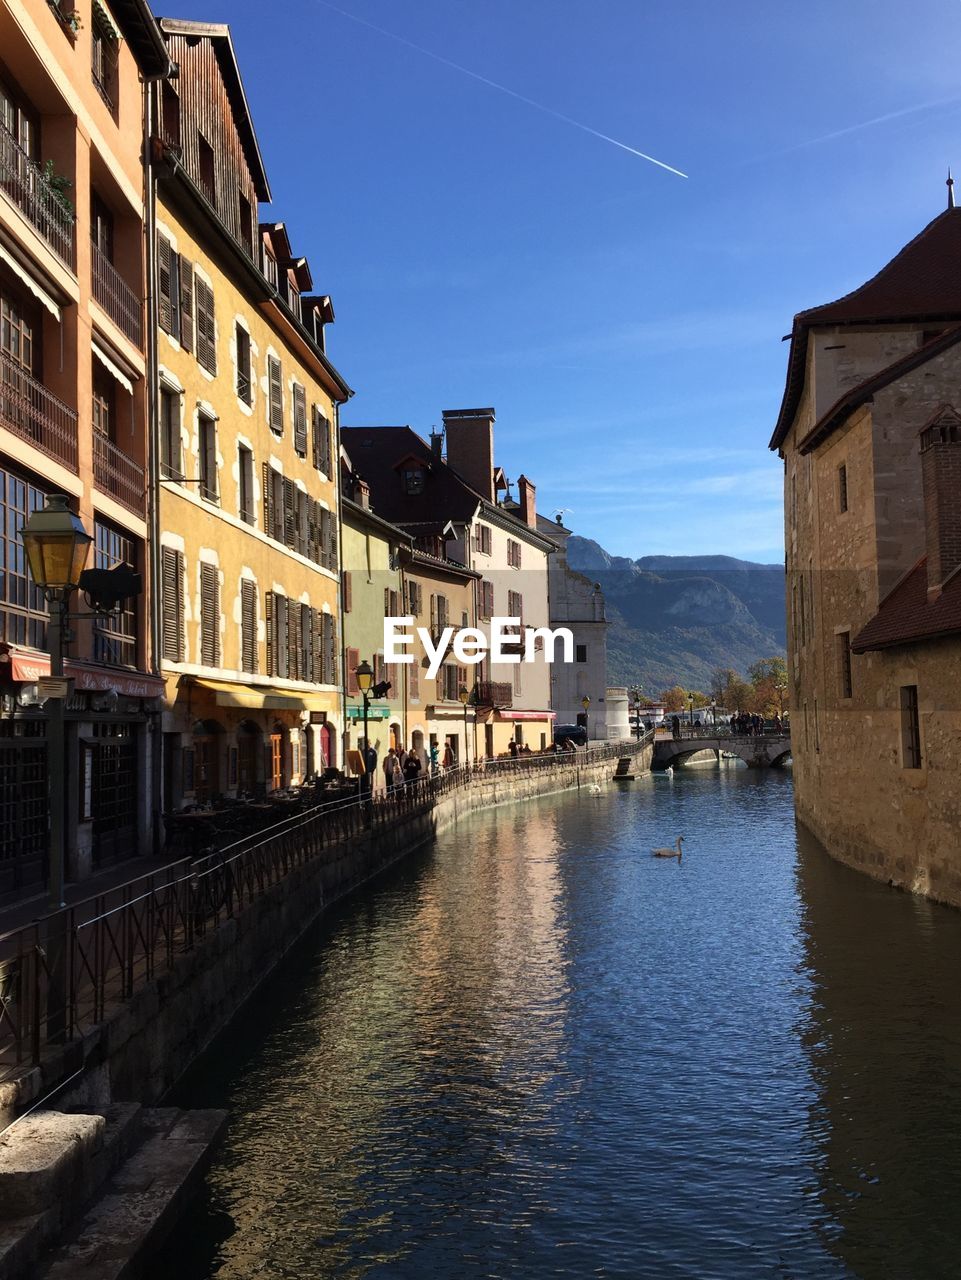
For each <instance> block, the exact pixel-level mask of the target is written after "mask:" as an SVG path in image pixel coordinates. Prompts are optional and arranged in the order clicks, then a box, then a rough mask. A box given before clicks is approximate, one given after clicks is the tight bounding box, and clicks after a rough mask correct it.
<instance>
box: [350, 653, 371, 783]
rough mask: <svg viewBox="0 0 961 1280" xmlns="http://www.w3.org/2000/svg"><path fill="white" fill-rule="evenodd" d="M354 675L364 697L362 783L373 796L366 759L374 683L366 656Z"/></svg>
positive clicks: (368, 747) (368, 746)
mask: <svg viewBox="0 0 961 1280" xmlns="http://www.w3.org/2000/svg"><path fill="white" fill-rule="evenodd" d="M354 676H355V677H356V679H357V688H358V689H359V690H360V694H361V697H362V698H363V699H364V783H365V786H366V788H367V794H368V796H373V793H374V780H373V778H371V777H370V776H369V775H368V770H367V759H368V752H369V749H370V738H369V736H368V728H367V717H368V713H369V710H370V690H371V686H372V685H373V683H374V671H373V668H372V667H371V665H370V663H369V662H368V661H367V659H366V658H365V659H364V661H363V662H362V663H361V664H360V666H359V667H357V668H356V669H355V671H354Z"/></svg>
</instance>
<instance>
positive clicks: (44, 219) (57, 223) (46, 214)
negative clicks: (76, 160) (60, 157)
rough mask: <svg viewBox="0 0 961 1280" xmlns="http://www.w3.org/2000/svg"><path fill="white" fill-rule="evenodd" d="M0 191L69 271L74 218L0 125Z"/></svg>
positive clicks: (29, 159)
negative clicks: (7, 197)
mask: <svg viewBox="0 0 961 1280" xmlns="http://www.w3.org/2000/svg"><path fill="white" fill-rule="evenodd" d="M0 191H2V192H4V194H5V195H7V196H9V198H10V199H11V200H12V201H13V203H14V204H15V205H16V206H17V208H18V209H19V210H20V212H21V213H22V214H23V215H24V216H25V217H26V219H27V220H28V222H30V223H31V224H32V225H33V227H34V228H35V229H36V230H37V231H39V233H40V235H41V236H42V237H43V239H44V240H45V241H46V242H47V244H48V245H49V246H50V248H51V249H53V251H54V253H55V254H56V255H57V257H58V258H60V259H61V260H62V261H63V262H64V263H66V265H67V266H68V267H70V269H71V270H73V266H74V253H73V225H74V215H73V213H72V212H71V211H70V209H69V208H68V206H67V204H66V202H65V201H64V199H63V197H62V196H61V195H60V193H59V192H58V191H56V190H55V189H54V187H53V186H52V185H51V184H50V182H49V180H48V179H47V177H46V175H45V173H44V171H43V170H42V169H41V167H40V165H38V164H37V162H36V161H35V160H33V159H32V158H31V157H30V156H29V155H28V154H27V152H26V151H24V149H23V147H21V145H20V143H19V142H18V141H17V139H16V138H15V137H14V136H13V134H12V133H11V132H10V131H9V129H6V128H4V126H3V125H0Z"/></svg>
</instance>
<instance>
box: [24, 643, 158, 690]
mask: <svg viewBox="0 0 961 1280" xmlns="http://www.w3.org/2000/svg"><path fill="white" fill-rule="evenodd" d="M0 658H3V659H8V660H9V662H10V678H11V680H16V681H18V682H20V683H23V684H36V682H37V681H38V680H40V679H42V678H43V677H44V676H48V675H49V674H50V655H49V653H40V652H38V651H35V650H32V649H21V648H19V646H17V645H10V646H8V648H7V652H6V653H5V654H3V655H0ZM63 673H64V675H65V676H69V677H70V678H71V679H72V680H73V683H74V689H75V690H76V691H77V692H78V693H82V692H87V693H106V692H107V691H108V690H110V689H116V691H117V693H119V694H121V695H122V696H123V697H125V698H156V697H159V696H160V695H161V694H162V693H163V691H164V682H163V680H162V679H161V678H160V676H149V675H146V674H144V673H143V672H140V671H114V670H112V669H111V668H110V667H94V666H88V665H87V664H86V663H83V662H74V661H71V660H70V659H69V658H68V659H67V660H66V661H65V662H64V664H63Z"/></svg>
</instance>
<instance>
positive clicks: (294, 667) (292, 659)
mask: <svg viewBox="0 0 961 1280" xmlns="http://www.w3.org/2000/svg"><path fill="white" fill-rule="evenodd" d="M300 619H301V614H300V605H299V604H298V603H297V601H296V600H288V601H287V676H288V678H289V679H290V680H300V679H301V677H302V674H303V673H302V672H301V670H300Z"/></svg>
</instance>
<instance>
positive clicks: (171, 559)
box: [160, 547, 184, 662]
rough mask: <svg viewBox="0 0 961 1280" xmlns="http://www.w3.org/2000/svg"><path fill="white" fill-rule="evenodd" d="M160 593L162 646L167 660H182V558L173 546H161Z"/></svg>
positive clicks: (180, 553)
mask: <svg viewBox="0 0 961 1280" xmlns="http://www.w3.org/2000/svg"><path fill="white" fill-rule="evenodd" d="M160 576H161V595H162V598H163V620H162V646H163V656H164V657H165V658H166V659H167V661H168V662H183V660H184V558H183V553H182V552H180V551H175V550H174V549H173V547H162V548H161V554H160Z"/></svg>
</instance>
